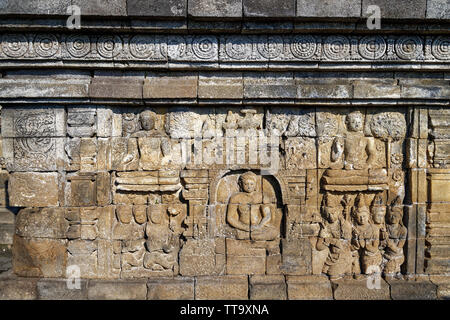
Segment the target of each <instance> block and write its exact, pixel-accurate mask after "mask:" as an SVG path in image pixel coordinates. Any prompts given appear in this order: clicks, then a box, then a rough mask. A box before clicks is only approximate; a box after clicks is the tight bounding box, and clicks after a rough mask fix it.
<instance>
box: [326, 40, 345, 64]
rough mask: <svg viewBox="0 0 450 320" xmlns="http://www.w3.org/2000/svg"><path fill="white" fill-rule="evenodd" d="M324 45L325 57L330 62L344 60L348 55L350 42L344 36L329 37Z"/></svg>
mask: <svg viewBox="0 0 450 320" xmlns="http://www.w3.org/2000/svg"><path fill="white" fill-rule="evenodd" d="M324 43H325V45H324V52H325V55H326V56H327V57H328V58H329V59H331V60H341V59H345V58H346V57H348V56H349V54H350V41H349V40H348V38H347V37H345V36H329V37H327V38H326V39H325V42H324Z"/></svg>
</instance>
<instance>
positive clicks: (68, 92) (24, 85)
mask: <svg viewBox="0 0 450 320" xmlns="http://www.w3.org/2000/svg"><path fill="white" fill-rule="evenodd" d="M88 81H89V80H84V79H81V80H78V79H75V80H52V79H45V80H41V79H39V80H36V79H34V80H29V79H25V80H24V79H18V80H16V79H0V88H1V94H0V97H1V98H14V97H17V98H19V97H20V98H49V97H54V98H62V97H65V98H68V97H72V98H74V97H78V98H85V97H87V96H88V85H89V82H88Z"/></svg>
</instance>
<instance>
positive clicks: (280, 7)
mask: <svg viewBox="0 0 450 320" xmlns="http://www.w3.org/2000/svg"><path fill="white" fill-rule="evenodd" d="M242 1H243V11H244V16H245V17H258V18H268V17H277V18H278V17H294V16H295V0H281V1H275V0H242Z"/></svg>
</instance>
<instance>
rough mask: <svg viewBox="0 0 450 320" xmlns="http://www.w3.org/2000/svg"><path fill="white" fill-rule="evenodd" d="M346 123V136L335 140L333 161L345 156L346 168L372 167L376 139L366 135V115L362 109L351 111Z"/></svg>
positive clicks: (332, 152)
mask: <svg viewBox="0 0 450 320" xmlns="http://www.w3.org/2000/svg"><path fill="white" fill-rule="evenodd" d="M345 124H346V126H347V133H346V136H345V137H344V138H340V137H338V138H335V139H334V141H333V145H332V149H331V162H337V161H339V160H340V159H341V158H342V157H343V160H344V168H345V169H346V170H362V169H369V168H371V167H372V165H373V163H374V161H375V154H376V152H377V151H376V147H375V142H374V139H373V138H369V137H365V136H364V132H363V129H364V115H363V114H362V113H361V112H360V111H354V112H351V113H350V114H348V115H347V117H346V119H345Z"/></svg>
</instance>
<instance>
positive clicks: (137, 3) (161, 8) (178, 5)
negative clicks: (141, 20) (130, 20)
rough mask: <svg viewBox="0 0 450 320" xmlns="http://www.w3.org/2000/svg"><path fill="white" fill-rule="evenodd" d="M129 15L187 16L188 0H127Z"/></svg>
mask: <svg viewBox="0 0 450 320" xmlns="http://www.w3.org/2000/svg"><path fill="white" fill-rule="evenodd" d="M127 11H128V16H146V17H185V16H186V11H187V0H127Z"/></svg>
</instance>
